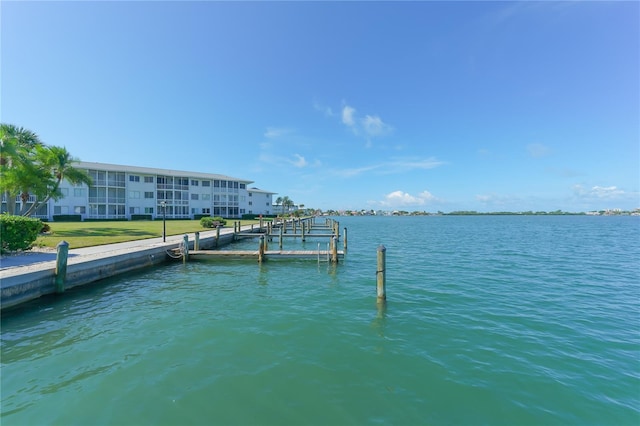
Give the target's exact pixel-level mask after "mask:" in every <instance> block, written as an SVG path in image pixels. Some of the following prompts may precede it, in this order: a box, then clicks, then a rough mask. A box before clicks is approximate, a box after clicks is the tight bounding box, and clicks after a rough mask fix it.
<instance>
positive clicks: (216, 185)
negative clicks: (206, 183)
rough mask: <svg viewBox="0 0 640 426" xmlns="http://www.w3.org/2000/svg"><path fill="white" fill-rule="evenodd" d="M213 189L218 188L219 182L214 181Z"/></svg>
mask: <svg viewBox="0 0 640 426" xmlns="http://www.w3.org/2000/svg"><path fill="white" fill-rule="evenodd" d="M213 187H214V188H220V181H219V180H214V181H213Z"/></svg>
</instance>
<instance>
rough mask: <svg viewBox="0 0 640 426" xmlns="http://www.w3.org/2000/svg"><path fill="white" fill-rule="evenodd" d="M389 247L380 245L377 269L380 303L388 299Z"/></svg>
mask: <svg viewBox="0 0 640 426" xmlns="http://www.w3.org/2000/svg"><path fill="white" fill-rule="evenodd" d="M386 253H387V248H386V247H385V246H383V245H382V244H380V246H379V247H378V269H377V271H376V281H377V289H378V303H380V302H384V301H385V300H387V278H386V270H385V269H386V263H387V261H386V257H387V254H386Z"/></svg>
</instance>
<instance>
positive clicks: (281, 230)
mask: <svg viewBox="0 0 640 426" xmlns="http://www.w3.org/2000/svg"><path fill="white" fill-rule="evenodd" d="M284 226H285V225H284V224H282V226H281V227H280V238H279V240H280V241H279V242H278V245H279V247H280V249H281V250H282V232H283V229H282V228H284Z"/></svg>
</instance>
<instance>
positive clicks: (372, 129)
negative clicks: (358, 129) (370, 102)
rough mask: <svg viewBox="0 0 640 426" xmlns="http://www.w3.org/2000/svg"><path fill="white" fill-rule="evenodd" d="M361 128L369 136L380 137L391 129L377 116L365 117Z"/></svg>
mask: <svg viewBox="0 0 640 426" xmlns="http://www.w3.org/2000/svg"><path fill="white" fill-rule="evenodd" d="M362 127H363V129H364V131H365V133H366V134H367V135H369V136H382V135H384V134H386V133H388V132H389V131H390V130H391V127H390V126H389V125H388V124H386V123H384V122H383V121H382V119H381V118H380V117H378V116H377V115H373V116H371V115H366V116H365V117H364V118H363V119H362Z"/></svg>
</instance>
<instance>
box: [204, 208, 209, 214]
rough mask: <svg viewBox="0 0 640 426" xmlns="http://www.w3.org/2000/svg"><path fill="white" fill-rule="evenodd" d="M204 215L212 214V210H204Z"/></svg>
mask: <svg viewBox="0 0 640 426" xmlns="http://www.w3.org/2000/svg"><path fill="white" fill-rule="evenodd" d="M202 214H211V209H202Z"/></svg>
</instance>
